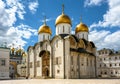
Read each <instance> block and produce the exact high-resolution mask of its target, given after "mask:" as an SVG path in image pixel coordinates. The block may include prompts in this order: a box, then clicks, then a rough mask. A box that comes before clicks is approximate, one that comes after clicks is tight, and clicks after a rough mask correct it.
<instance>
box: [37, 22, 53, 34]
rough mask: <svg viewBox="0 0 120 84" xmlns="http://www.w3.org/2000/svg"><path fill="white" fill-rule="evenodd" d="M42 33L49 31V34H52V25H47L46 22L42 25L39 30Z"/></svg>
mask: <svg viewBox="0 0 120 84" xmlns="http://www.w3.org/2000/svg"><path fill="white" fill-rule="evenodd" d="M40 33H49V34H52V32H51V29H50V27H49V26H47V25H46V24H44V25H42V26H40V28H39V30H38V34H40Z"/></svg>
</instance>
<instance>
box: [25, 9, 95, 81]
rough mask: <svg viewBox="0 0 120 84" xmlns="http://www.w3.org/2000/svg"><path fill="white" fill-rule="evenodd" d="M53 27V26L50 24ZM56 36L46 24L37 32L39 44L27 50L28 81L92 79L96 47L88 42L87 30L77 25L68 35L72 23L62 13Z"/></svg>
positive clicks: (57, 21)
mask: <svg viewBox="0 0 120 84" xmlns="http://www.w3.org/2000/svg"><path fill="white" fill-rule="evenodd" d="M53 25H54V24H53ZM55 27H56V35H54V36H53V38H51V35H52V31H51V29H50V27H49V26H48V25H47V24H46V21H45V22H44V24H43V25H42V26H40V28H39V30H38V42H36V44H35V45H34V46H29V47H28V50H27V54H28V58H27V76H28V77H29V78H46V77H47V78H49V77H50V78H62V79H70V78H75V79H79V78H95V76H96V73H95V72H96V69H95V66H96V63H95V62H96V47H95V45H94V43H93V42H92V41H89V39H88V34H89V29H88V27H87V25H85V24H84V23H82V22H80V23H79V24H78V25H77V26H76V28H75V34H71V29H72V21H71V19H70V17H69V16H68V15H66V14H65V13H64V10H63V11H62V14H60V15H59V16H58V17H57V19H56V21H55Z"/></svg>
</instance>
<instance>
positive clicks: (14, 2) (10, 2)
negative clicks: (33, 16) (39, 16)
mask: <svg viewBox="0 0 120 84" xmlns="http://www.w3.org/2000/svg"><path fill="white" fill-rule="evenodd" d="M6 5H7V7H9V8H15V7H16V11H15V12H16V13H17V14H18V17H19V18H20V19H24V14H25V13H26V12H25V9H24V8H25V7H24V5H23V4H22V1H21V0H6Z"/></svg>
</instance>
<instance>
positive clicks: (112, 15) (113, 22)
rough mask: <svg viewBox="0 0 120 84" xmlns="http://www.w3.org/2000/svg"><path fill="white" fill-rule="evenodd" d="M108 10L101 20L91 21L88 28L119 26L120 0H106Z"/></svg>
mask: <svg viewBox="0 0 120 84" xmlns="http://www.w3.org/2000/svg"><path fill="white" fill-rule="evenodd" d="M108 5H109V10H107V11H106V14H104V15H103V20H102V21H98V23H93V24H92V25H91V26H90V28H95V27H120V17H119V16H120V0H108Z"/></svg>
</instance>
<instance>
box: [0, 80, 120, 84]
mask: <svg viewBox="0 0 120 84" xmlns="http://www.w3.org/2000/svg"><path fill="white" fill-rule="evenodd" d="M0 84H120V79H19V80H0Z"/></svg>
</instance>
